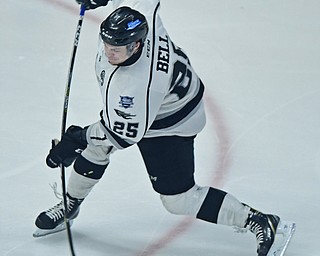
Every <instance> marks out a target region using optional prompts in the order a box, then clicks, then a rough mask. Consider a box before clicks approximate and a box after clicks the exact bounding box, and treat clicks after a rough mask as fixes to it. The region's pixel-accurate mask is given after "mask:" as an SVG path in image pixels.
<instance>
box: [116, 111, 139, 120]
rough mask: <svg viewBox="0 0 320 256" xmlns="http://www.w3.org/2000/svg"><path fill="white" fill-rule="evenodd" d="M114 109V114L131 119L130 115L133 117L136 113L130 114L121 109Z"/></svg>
mask: <svg viewBox="0 0 320 256" xmlns="http://www.w3.org/2000/svg"><path fill="white" fill-rule="evenodd" d="M114 111H115V112H116V114H117V115H118V116H120V117H122V118H124V119H132V117H135V116H136V115H133V114H130V113H126V112H123V111H120V110H118V109H114Z"/></svg>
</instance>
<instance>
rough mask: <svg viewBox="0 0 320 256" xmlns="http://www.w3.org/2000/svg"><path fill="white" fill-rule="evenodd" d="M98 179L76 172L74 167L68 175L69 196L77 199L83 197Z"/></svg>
mask: <svg viewBox="0 0 320 256" xmlns="http://www.w3.org/2000/svg"><path fill="white" fill-rule="evenodd" d="M98 182H99V180H95V179H91V178H87V177H85V176H82V175H80V174H78V173H77V172H76V171H75V170H74V169H72V172H71V174H70V177H69V181H68V187H67V191H68V193H69V195H70V196H72V197H74V198H77V199H84V198H85V197H86V196H87V195H88V194H89V193H90V191H91V190H92V188H93V187H94V185H96V184H97V183H98Z"/></svg>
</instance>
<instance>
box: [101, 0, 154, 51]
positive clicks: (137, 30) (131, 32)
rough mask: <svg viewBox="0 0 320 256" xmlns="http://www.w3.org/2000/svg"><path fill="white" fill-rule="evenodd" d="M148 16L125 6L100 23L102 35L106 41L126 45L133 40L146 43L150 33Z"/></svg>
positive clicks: (111, 43)
mask: <svg viewBox="0 0 320 256" xmlns="http://www.w3.org/2000/svg"><path fill="white" fill-rule="evenodd" d="M148 30H149V28H148V23H147V20H146V17H145V16H144V15H143V14H141V13H140V12H138V11H136V10H133V9H131V8H130V7H127V6H123V7H120V8H118V9H116V10H115V11H113V12H112V13H111V14H110V15H109V16H108V17H107V18H106V19H105V20H104V21H103V22H102V23H101V25H100V36H101V38H102V40H103V41H104V42H105V43H108V44H110V45H116V46H124V45H127V44H130V43H132V42H137V41H140V40H141V41H142V43H144V41H145V39H146V37H147V34H148Z"/></svg>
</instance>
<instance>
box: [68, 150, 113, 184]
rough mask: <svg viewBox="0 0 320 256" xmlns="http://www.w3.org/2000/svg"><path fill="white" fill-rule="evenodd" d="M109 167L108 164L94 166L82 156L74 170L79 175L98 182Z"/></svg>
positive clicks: (76, 162)
mask: <svg viewBox="0 0 320 256" xmlns="http://www.w3.org/2000/svg"><path fill="white" fill-rule="evenodd" d="M107 166H108V165H107V164H106V165H98V164H94V163H92V162H90V161H88V160H87V159H86V158H84V157H83V156H82V155H80V156H79V157H78V158H77V159H76V161H75V163H74V165H73V167H74V170H75V171H76V172H77V173H78V174H80V175H82V176H85V177H87V178H91V179H95V180H98V179H100V178H101V177H102V175H103V174H104V171H105V169H106V168H107Z"/></svg>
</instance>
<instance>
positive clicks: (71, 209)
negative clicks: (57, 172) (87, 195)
mask: <svg viewBox="0 0 320 256" xmlns="http://www.w3.org/2000/svg"><path fill="white" fill-rule="evenodd" d="M82 201H83V199H77V198H73V197H71V196H70V195H69V194H67V205H68V212H67V218H68V219H69V223H70V225H72V220H73V219H75V218H76V217H77V216H78V214H79V211H80V204H81V203H82ZM35 224H36V226H37V227H38V230H36V231H35V232H34V233H33V236H34V237H41V236H45V235H49V234H52V233H56V232H59V231H62V230H64V229H66V227H65V223H64V207H63V201H61V202H60V203H58V204H57V205H55V206H53V207H52V208H50V209H49V210H46V211H44V212H41V213H40V214H39V216H38V217H37V219H36V221H35Z"/></svg>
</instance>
